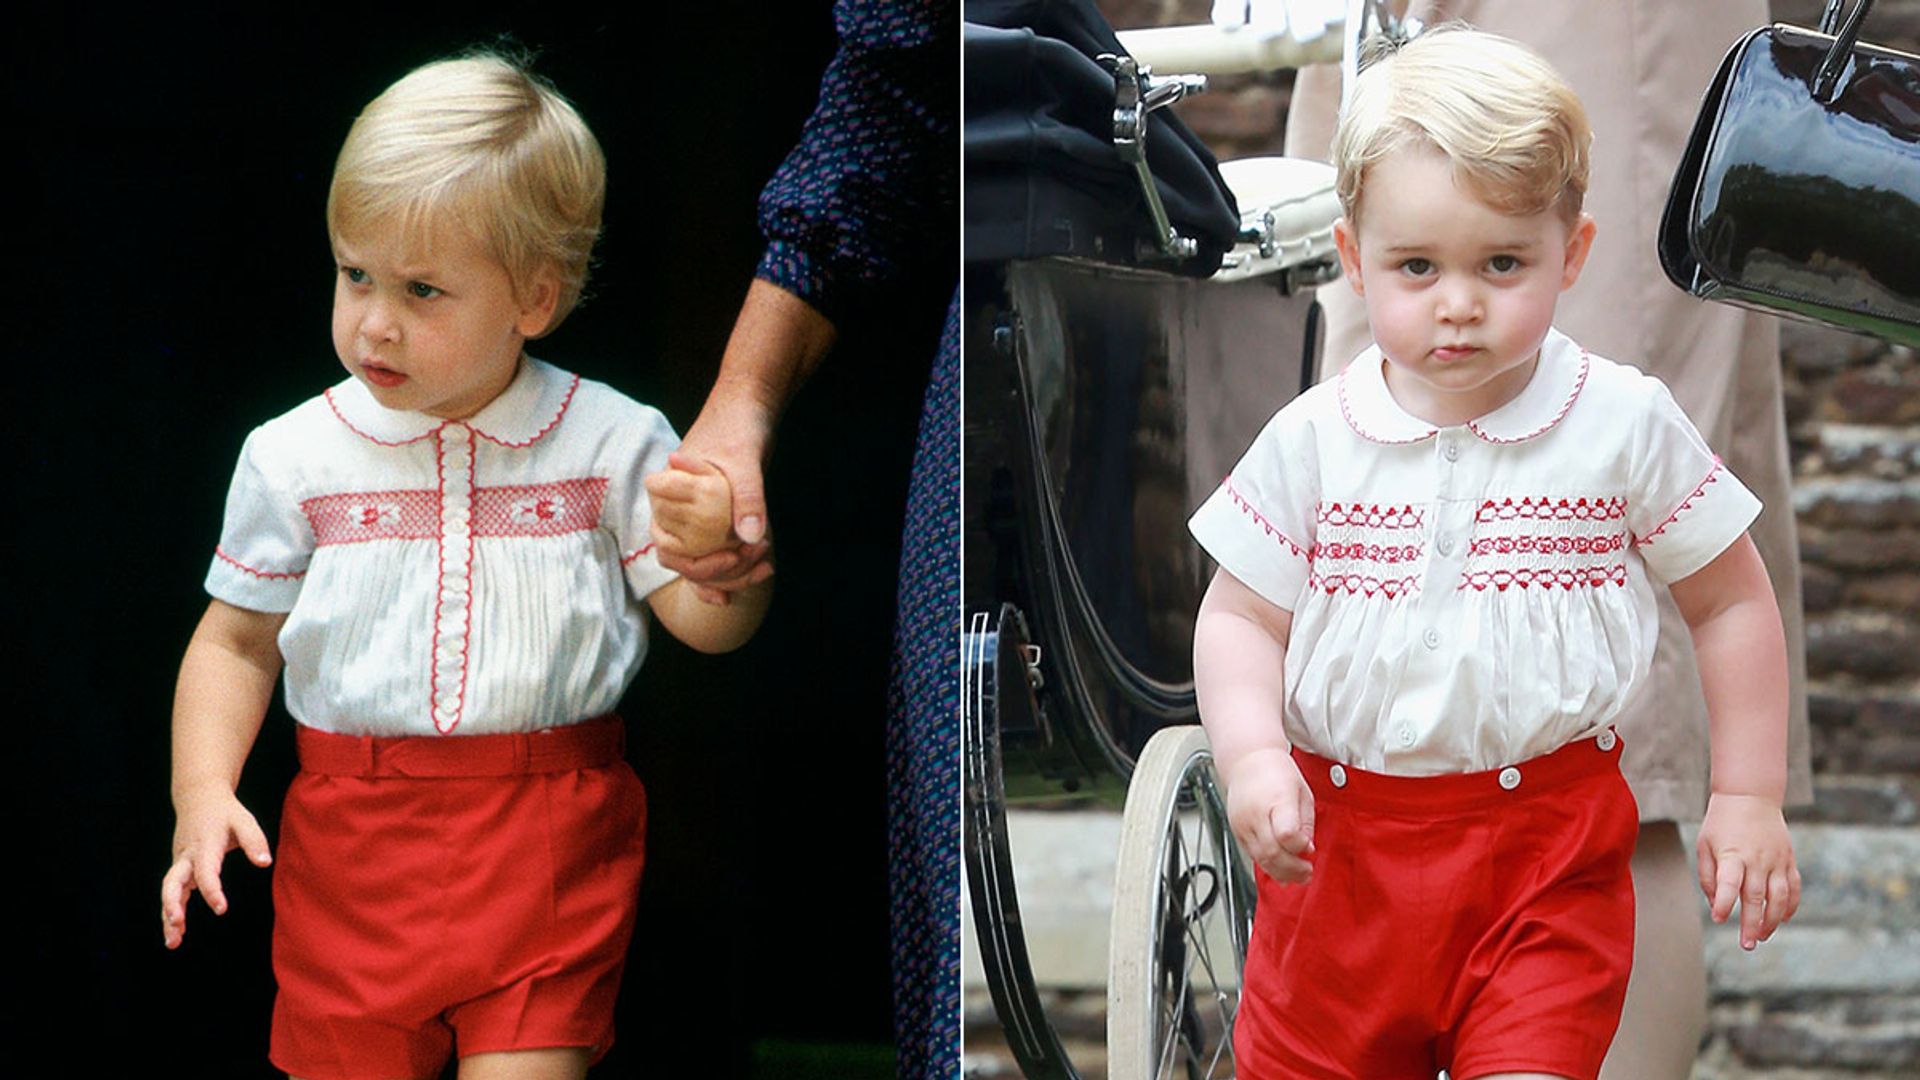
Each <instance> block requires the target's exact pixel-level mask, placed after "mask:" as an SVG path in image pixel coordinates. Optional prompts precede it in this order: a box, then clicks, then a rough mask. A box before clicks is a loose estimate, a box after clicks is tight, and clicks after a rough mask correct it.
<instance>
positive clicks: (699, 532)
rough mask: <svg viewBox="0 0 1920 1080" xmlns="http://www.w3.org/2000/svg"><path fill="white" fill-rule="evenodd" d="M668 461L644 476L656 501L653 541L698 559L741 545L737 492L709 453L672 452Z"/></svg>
mask: <svg viewBox="0 0 1920 1080" xmlns="http://www.w3.org/2000/svg"><path fill="white" fill-rule="evenodd" d="M667 464H668V467H667V468H665V469H662V470H660V471H659V472H657V473H653V474H652V475H650V476H648V477H647V478H646V485H647V497H648V498H649V499H650V500H651V501H652V503H653V541H654V544H655V545H656V546H657V548H658V551H659V553H660V554H661V555H663V556H673V557H678V558H684V559H697V558H700V557H701V556H703V555H711V554H713V553H714V552H716V551H720V550H721V549H723V548H729V547H737V546H738V543H739V542H738V539H737V538H736V537H735V536H734V535H733V493H732V489H731V488H730V487H729V486H728V484H727V477H726V474H725V473H722V472H721V471H720V470H719V468H718V467H716V466H715V465H714V464H713V463H712V462H710V461H708V460H706V459H705V458H700V457H694V456H693V455H691V454H682V453H674V454H672V455H670V456H669V457H668V458H667Z"/></svg>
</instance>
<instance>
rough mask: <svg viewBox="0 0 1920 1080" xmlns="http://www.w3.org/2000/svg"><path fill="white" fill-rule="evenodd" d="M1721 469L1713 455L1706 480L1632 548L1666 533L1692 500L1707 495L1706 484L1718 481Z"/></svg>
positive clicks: (1644, 544)
mask: <svg viewBox="0 0 1920 1080" xmlns="http://www.w3.org/2000/svg"><path fill="white" fill-rule="evenodd" d="M1721 468H1722V466H1721V464H1720V458H1719V456H1718V455H1715V456H1714V459H1713V468H1711V469H1709V470H1707V478H1706V479H1705V480H1702V481H1700V485H1699V486H1698V487H1696V488H1694V489H1693V494H1691V495H1689V496H1687V497H1686V498H1684V499H1682V500H1680V505H1679V506H1676V507H1674V508H1673V513H1671V514H1668V515H1667V516H1666V520H1664V521H1662V522H1661V523H1660V524H1659V525H1658V526H1657V527H1656V528H1655V529H1654V530H1653V531H1652V532H1650V533H1648V534H1647V535H1645V536H1643V537H1641V538H1640V539H1638V540H1635V541H1634V542H1633V543H1634V546H1635V547H1644V546H1646V545H1647V544H1651V543H1653V538H1654V537H1656V536H1659V535H1660V534H1661V533H1663V532H1666V531H1667V526H1669V525H1671V524H1673V523H1674V522H1675V521H1677V520H1679V517H1680V515H1681V514H1684V513H1686V512H1687V510H1688V509H1690V508H1691V507H1692V506H1693V500H1695V499H1697V498H1699V497H1700V496H1702V495H1705V494H1706V493H1707V485H1708V484H1711V483H1713V482H1714V481H1716V480H1718V479H1720V470H1721Z"/></svg>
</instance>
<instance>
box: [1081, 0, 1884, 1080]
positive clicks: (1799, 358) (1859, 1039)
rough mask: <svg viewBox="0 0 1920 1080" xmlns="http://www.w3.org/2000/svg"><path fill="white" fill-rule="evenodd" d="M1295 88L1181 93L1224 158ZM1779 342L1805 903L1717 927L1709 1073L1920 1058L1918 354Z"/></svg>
mask: <svg viewBox="0 0 1920 1080" xmlns="http://www.w3.org/2000/svg"><path fill="white" fill-rule="evenodd" d="M1100 6H1101V7H1102V9H1103V10H1105V11H1106V12H1107V13H1108V15H1109V17H1110V18H1111V19H1112V20H1113V22H1114V23H1115V25H1117V26H1122V27H1138V26H1153V25H1175V24H1183V23H1194V22H1202V21H1205V20H1206V18H1207V13H1208V9H1209V4H1208V3H1207V2H1206V0H1103V2H1102V3H1101V4H1100ZM1819 8H1820V2H1819V0H1776V3H1775V4H1774V14H1775V17H1776V18H1777V19H1779V20H1781V21H1783V22H1795V23H1800V24H1802V25H1805V24H1809V23H1811V22H1812V21H1813V20H1814V19H1816V18H1817V15H1818V11H1819ZM1863 37H1865V38H1867V39H1868V40H1872V41H1876V42H1880V43H1883V44H1887V45H1891V46H1894V47H1896V48H1901V49H1906V50H1911V51H1916V52H1920V0H1903V2H1882V3H1880V4H1878V5H1876V7H1875V10H1874V12H1873V15H1872V16H1871V17H1870V18H1869V20H1868V22H1867V26H1866V32H1865V33H1864V34H1863ZM1729 44H1730V43H1729ZM1290 88H1291V77H1290V76H1289V75H1286V74H1282V75H1274V76H1250V77H1233V78H1229V79H1220V80H1216V81H1215V85H1214V89H1213V92H1211V93H1209V94H1207V95H1204V96H1202V97H1199V98H1195V99H1191V100H1189V101H1187V102H1183V103H1182V104H1181V105H1179V106H1177V108H1178V109H1179V112H1180V115H1181V116H1182V117H1183V118H1185V119H1186V121H1187V122H1188V123H1189V124H1190V125H1192V126H1193V127H1194V128H1195V129H1196V131H1198V132H1199V133H1200V134H1201V136H1202V137H1203V138H1205V139H1207V141H1208V142H1209V143H1210V144H1211V145H1213V146H1214V147H1215V148H1216V149H1217V150H1219V151H1220V152H1221V155H1222V156H1223V157H1236V156H1243V155H1247V154H1257V153H1278V152H1279V147H1280V145H1281V137H1282V123H1283V118H1284V116H1285V112H1286V104H1287V100H1288V95H1289V92H1290ZM1915 257H1916V258H1920V252H1916V256H1915ZM1783 349H1784V354H1785V356H1784V360H1785V365H1786V397H1785V408H1786V412H1787V417H1788V421H1789V424H1790V427H1791V433H1792V460H1793V469H1794V487H1795V494H1794V504H1795V510H1796V513H1797V515H1798V520H1799V524H1800V540H1801V548H1802V558H1803V563H1804V567H1803V570H1804V580H1805V602H1806V614H1807V661H1808V671H1809V677H1810V693H1811V706H1812V708H1811V713H1812V724H1813V730H1812V748H1813V765H1814V770H1815V792H1816V800H1817V802H1816V805H1815V807H1814V808H1813V809H1812V810H1811V811H1807V812H1804V813H1798V814H1796V815H1795V838H1796V842H1797V845H1798V847H1799V850H1800V853H1801V859H1802V869H1803V874H1804V877H1805V902H1804V904H1803V908H1802V911H1801V914H1800V916H1799V918H1798V919H1797V920H1796V921H1795V922H1794V923H1793V924H1792V925H1791V926H1789V927H1788V928H1787V929H1785V930H1784V931H1782V932H1781V933H1780V934H1779V935H1778V936H1776V938H1775V939H1774V941H1773V942H1771V943H1769V944H1768V945H1767V946H1765V947H1763V948H1762V949H1761V950H1759V952H1758V953H1757V954H1755V955H1751V956H1740V955H1738V953H1739V950H1738V949H1737V947H1734V946H1732V945H1731V939H1732V935H1730V934H1727V933H1724V932H1722V933H1709V935H1708V936H1709V940H1710V946H1709V956H1708V961H1709V972H1710V981H1711V984H1712V985H1711V994H1712V1006H1711V1024H1710V1031H1709V1033H1708V1036H1707V1039H1706V1042H1705V1044H1704V1045H1703V1047H1702V1052H1701V1058H1700V1065H1699V1069H1698V1071H1697V1073H1696V1075H1697V1076H1699V1077H1702V1078H1706V1080H1732V1078H1735V1077H1752V1078H1764V1080H1838V1078H1841V1077H1847V1078H1858V1077H1868V1076H1913V1075H1920V824H1917V823H1920V361H1917V360H1916V357H1915V354H1914V352H1913V350H1910V349H1906V348H1901V347H1889V346H1886V345H1884V344H1881V343H1879V342H1877V341H1874V340H1871V339H1866V338H1858V337H1852V336H1849V335H1845V334H1840V333H1836V332H1831V331H1826V330H1822V329H1818V328H1809V327H1801V326H1797V325H1788V326H1787V327H1786V329H1785V331H1784V333H1783ZM1717 929H1719V930H1722V931H1724V929H1725V928H1717Z"/></svg>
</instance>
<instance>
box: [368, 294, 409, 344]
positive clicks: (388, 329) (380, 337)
mask: <svg viewBox="0 0 1920 1080" xmlns="http://www.w3.org/2000/svg"><path fill="white" fill-rule="evenodd" d="M360 335H361V336H362V337H364V338H366V339H367V340H368V341H398V340H400V320H399V319H398V318H397V315H396V312H395V311H394V310H393V305H392V303H390V302H389V301H388V300H386V299H385V298H384V297H380V296H373V297H369V298H368V300H367V306H366V310H365V311H364V312H363V313H362V314H361V316H360Z"/></svg>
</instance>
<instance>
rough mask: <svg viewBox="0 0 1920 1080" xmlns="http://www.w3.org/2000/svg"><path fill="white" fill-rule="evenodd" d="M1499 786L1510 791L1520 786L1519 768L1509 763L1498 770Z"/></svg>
mask: <svg viewBox="0 0 1920 1080" xmlns="http://www.w3.org/2000/svg"><path fill="white" fill-rule="evenodd" d="M1500 786H1501V787H1503V788H1505V789H1507V790H1508V791H1512V790H1513V789H1514V788H1517V787H1519V786H1520V770H1519V769H1516V768H1514V767H1513V766H1511V765H1509V766H1507V767H1506V768H1504V769H1501V770H1500Z"/></svg>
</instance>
